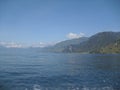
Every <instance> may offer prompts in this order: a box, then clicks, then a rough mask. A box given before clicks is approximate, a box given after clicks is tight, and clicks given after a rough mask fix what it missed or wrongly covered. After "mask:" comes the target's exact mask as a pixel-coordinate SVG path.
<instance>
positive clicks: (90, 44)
mask: <svg viewBox="0 0 120 90" xmlns="http://www.w3.org/2000/svg"><path fill="white" fill-rule="evenodd" d="M118 39H120V32H100V33H97V34H95V35H93V36H91V37H90V38H88V40H86V41H84V42H82V43H80V44H76V45H69V46H67V48H65V49H64V50H63V52H71V51H72V52H80V53H84V52H85V53H99V51H100V50H101V48H104V47H106V46H108V45H110V44H113V43H114V42H115V41H117V40H118Z"/></svg>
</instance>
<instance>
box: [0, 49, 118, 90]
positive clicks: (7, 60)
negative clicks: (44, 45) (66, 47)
mask: <svg viewBox="0 0 120 90" xmlns="http://www.w3.org/2000/svg"><path fill="white" fill-rule="evenodd" d="M0 90H120V54H105V55H104V54H78V53H66V54H65V53H41V52H38V51H36V50H28V49H27V50H17V49H14V50H11V49H8V50H0Z"/></svg>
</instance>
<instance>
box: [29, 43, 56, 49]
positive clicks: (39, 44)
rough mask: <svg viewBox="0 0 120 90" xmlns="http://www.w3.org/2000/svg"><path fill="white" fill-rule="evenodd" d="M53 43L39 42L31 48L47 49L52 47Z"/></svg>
mask: <svg viewBox="0 0 120 90" xmlns="http://www.w3.org/2000/svg"><path fill="white" fill-rule="evenodd" d="M54 44H55V43H52V42H51V43H45V42H39V43H33V44H32V46H31V47H41V48H43V47H48V46H53V45H54Z"/></svg>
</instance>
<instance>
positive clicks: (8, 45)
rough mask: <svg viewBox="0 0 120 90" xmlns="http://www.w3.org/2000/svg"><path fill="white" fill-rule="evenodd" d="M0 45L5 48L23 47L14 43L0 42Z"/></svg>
mask: <svg viewBox="0 0 120 90" xmlns="http://www.w3.org/2000/svg"><path fill="white" fill-rule="evenodd" d="M0 45H1V46H3V47H6V48H22V47H23V45H22V44H19V43H15V42H0Z"/></svg>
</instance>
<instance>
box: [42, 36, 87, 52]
mask: <svg viewBox="0 0 120 90" xmlns="http://www.w3.org/2000/svg"><path fill="white" fill-rule="evenodd" d="M87 39H88V38H87V37H81V38H77V39H70V40H65V41H61V42H59V43H57V44H55V45H54V46H50V47H45V48H43V51H48V52H63V51H64V49H65V48H67V47H68V46H69V45H78V44H80V43H82V42H84V41H86V40H87Z"/></svg>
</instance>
